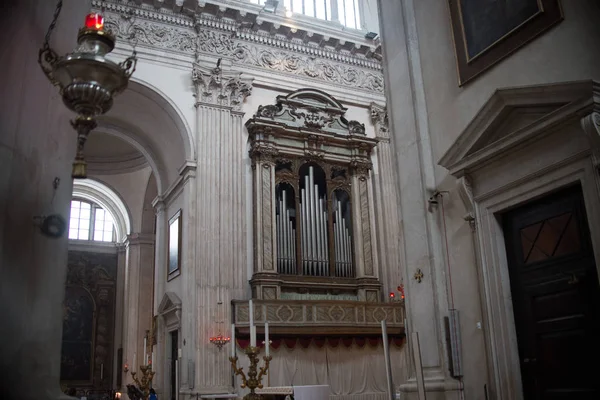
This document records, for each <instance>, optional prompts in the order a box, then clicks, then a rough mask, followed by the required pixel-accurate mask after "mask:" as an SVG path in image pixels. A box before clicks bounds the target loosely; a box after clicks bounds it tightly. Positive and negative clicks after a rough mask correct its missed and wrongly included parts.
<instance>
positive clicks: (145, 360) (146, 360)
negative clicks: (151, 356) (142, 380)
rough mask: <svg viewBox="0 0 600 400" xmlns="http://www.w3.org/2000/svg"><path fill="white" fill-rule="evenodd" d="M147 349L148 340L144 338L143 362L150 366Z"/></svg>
mask: <svg viewBox="0 0 600 400" xmlns="http://www.w3.org/2000/svg"><path fill="white" fill-rule="evenodd" d="M146 349H147V347H146V338H144V361H143V363H144V365H148V356H147V355H146Z"/></svg>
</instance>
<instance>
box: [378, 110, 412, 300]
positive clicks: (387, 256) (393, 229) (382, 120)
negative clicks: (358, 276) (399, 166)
mask: <svg viewBox="0 0 600 400" xmlns="http://www.w3.org/2000/svg"><path fill="white" fill-rule="evenodd" d="M370 111H371V121H372V122H373V124H374V125H375V132H376V137H377V139H378V141H379V142H378V144H377V147H376V148H375V151H376V154H377V163H378V165H379V168H378V169H377V174H375V175H374V179H373V190H374V196H373V197H374V200H375V209H376V210H377V212H376V215H377V228H378V230H377V233H378V237H377V241H378V245H379V248H378V255H379V261H380V263H381V266H382V268H381V274H382V276H381V278H382V283H383V285H384V293H389V292H391V291H396V288H397V287H398V286H399V285H400V284H401V283H402V276H404V272H403V271H404V266H403V265H402V261H401V260H402V232H401V229H402V225H401V224H400V218H401V216H400V212H399V208H398V204H399V203H398V201H399V198H398V191H397V184H396V182H397V178H396V176H395V171H396V167H395V162H394V158H393V157H394V151H393V148H392V145H391V143H390V132H389V127H388V116H387V110H386V108H385V107H382V106H380V105H378V104H375V103H372V104H371V107H370Z"/></svg>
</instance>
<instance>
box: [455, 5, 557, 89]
mask: <svg viewBox="0 0 600 400" xmlns="http://www.w3.org/2000/svg"><path fill="white" fill-rule="evenodd" d="M448 4H449V7H450V19H451V22H452V35H453V39H454V49H455V52H456V62H457V67H458V78H459V86H462V85H464V84H465V83H467V82H468V81H470V80H471V79H473V78H475V77H476V76H478V75H479V74H481V73H482V72H483V71H485V70H487V69H489V68H490V67H492V66H494V65H495V64H497V63H498V62H500V61H501V60H502V59H504V58H506V57H508V56H509V55H510V54H511V53H513V52H515V51H517V50H518V49H519V48H521V47H523V46H524V45H526V44H527V43H529V42H530V41H531V40H533V39H535V38H536V37H537V36H539V35H541V34H542V33H544V32H545V31H547V30H548V29H550V28H551V27H553V26H554V25H556V24H557V23H559V22H560V21H562V19H563V14H562V9H561V6H560V1H559V0H448Z"/></svg>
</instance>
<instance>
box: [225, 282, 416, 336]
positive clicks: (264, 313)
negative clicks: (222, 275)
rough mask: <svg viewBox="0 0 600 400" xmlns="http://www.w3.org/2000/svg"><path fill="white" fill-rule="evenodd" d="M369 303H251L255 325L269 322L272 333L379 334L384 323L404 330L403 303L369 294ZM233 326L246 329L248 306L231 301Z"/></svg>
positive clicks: (372, 293) (287, 301)
mask: <svg viewBox="0 0 600 400" xmlns="http://www.w3.org/2000/svg"><path fill="white" fill-rule="evenodd" d="M368 299H369V301H366V302H357V301H339V300H266V299H265V300H254V303H255V304H254V310H255V311H254V323H255V324H257V325H261V324H262V323H264V322H265V321H269V327H270V328H271V329H272V330H273V331H274V332H290V333H292V332H296V333H301V332H302V331H304V332H306V331H307V330H310V331H311V332H312V333H313V334H316V333H326V332H328V331H337V332H338V333H340V332H345V331H350V330H352V331H353V332H368V331H369V330H377V331H378V332H380V331H381V321H382V320H385V321H386V323H387V327H388V330H389V329H392V330H393V331H398V332H402V331H403V330H404V318H405V316H404V302H395V303H379V302H377V300H378V299H377V293H376V292H371V293H370V294H369V296H368ZM233 305H234V314H235V324H236V326H237V327H238V328H241V329H244V328H245V327H247V326H248V324H249V321H248V302H247V301H234V302H233Z"/></svg>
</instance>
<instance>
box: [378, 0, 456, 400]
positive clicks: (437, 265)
mask: <svg viewBox="0 0 600 400" xmlns="http://www.w3.org/2000/svg"><path fill="white" fill-rule="evenodd" d="M414 3H415V0H403V1H389V2H388V1H385V0H379V1H378V5H379V10H380V27H381V36H382V49H383V53H384V60H385V63H386V65H389V66H390V68H384V72H385V74H384V76H385V86H386V89H387V90H386V98H387V107H388V109H389V110H393V112H390V114H389V122H390V132H391V139H392V144H393V145H394V149H395V151H396V155H397V157H396V159H395V161H396V168H395V169H396V171H398V176H397V178H398V193H399V203H398V204H399V208H400V214H401V215H402V222H401V223H402V233H403V237H402V238H403V247H404V254H403V264H404V265H405V266H406V272H405V280H404V282H405V288H406V302H405V304H406V316H407V322H408V327H407V331H408V334H409V335H411V334H412V333H413V332H417V333H418V334H419V338H420V349H421V359H422V364H423V371H424V376H425V390H426V392H427V398H428V399H445V398H450V397H452V398H456V396H457V394H456V393H452V392H453V391H456V390H457V389H458V387H459V383H458V381H456V380H454V379H452V378H450V376H449V373H448V369H447V366H446V348H447V347H446V346H447V344H446V340H445V333H444V315H446V314H447V312H448V301H447V290H446V276H445V274H444V271H445V269H446V266H445V261H444V252H443V246H442V239H441V234H440V229H439V228H438V221H437V217H436V214H434V213H430V212H428V204H427V199H428V198H429V197H430V196H431V195H432V192H433V191H434V190H435V188H436V181H435V173H434V172H435V164H434V161H433V156H432V149H431V140H430V136H429V126H428V119H427V104H426V99H425V89H424V86H423V76H422V72H421V71H422V69H421V60H420V56H419V40H418V35H417V27H416V19H415V10H414ZM392 71H393V73H392ZM421 273H422V278H421V279H418V280H417V279H415V276H417V274H418V276H421ZM410 343H411V342H410V340H409V344H410ZM399 389H400V391H401V392H404V393H407V395H406V397H407V398H408V399H416V398H417V393H416V389H417V388H416V375H415V371H414V368H413V369H412V370H411V371H410V375H409V381H408V383H406V384H404V385H401V386H400V388H399Z"/></svg>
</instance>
